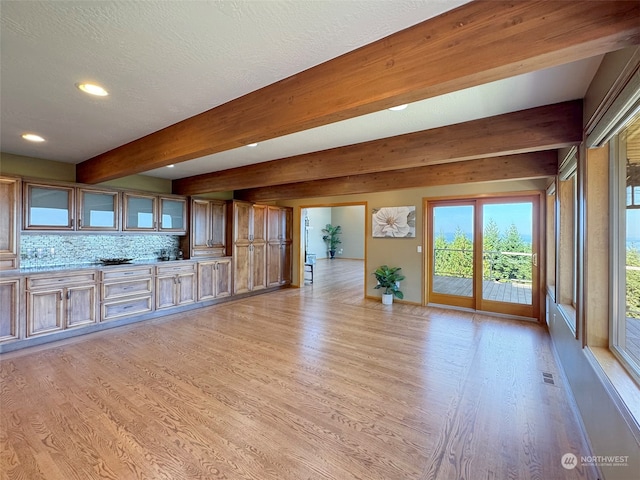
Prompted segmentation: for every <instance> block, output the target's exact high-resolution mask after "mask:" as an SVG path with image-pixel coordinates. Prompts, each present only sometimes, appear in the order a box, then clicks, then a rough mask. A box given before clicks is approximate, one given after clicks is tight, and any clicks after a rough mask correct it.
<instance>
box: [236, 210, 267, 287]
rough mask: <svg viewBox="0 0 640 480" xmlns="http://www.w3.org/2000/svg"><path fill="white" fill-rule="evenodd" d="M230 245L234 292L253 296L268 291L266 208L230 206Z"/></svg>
mask: <svg viewBox="0 0 640 480" xmlns="http://www.w3.org/2000/svg"><path fill="white" fill-rule="evenodd" d="M229 205H230V207H229V208H230V210H231V215H230V217H231V218H232V219H233V225H232V232H233V235H232V241H231V243H232V245H233V274H234V282H233V287H234V288H233V292H234V293H235V294H239V293H246V292H253V291H255V290H261V289H264V288H266V287H267V274H266V267H267V241H266V233H267V207H266V205H254V204H252V203H248V202H241V201H233V202H231V203H230V204H229Z"/></svg>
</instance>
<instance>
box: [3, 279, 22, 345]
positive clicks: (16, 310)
mask: <svg viewBox="0 0 640 480" xmlns="http://www.w3.org/2000/svg"><path fill="white" fill-rule="evenodd" d="M20 291H21V290H20V278H2V279H0V305H1V306H2V308H0V342H7V341H9V340H17V339H19V338H20V335H21V332H20V321H19V319H20V317H19V315H20V297H21V295H20Z"/></svg>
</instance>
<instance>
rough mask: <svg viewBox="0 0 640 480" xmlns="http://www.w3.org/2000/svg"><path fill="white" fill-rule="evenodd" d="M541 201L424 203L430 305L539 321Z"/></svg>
mask: <svg viewBox="0 0 640 480" xmlns="http://www.w3.org/2000/svg"><path fill="white" fill-rule="evenodd" d="M539 205H540V195H538V194H528V195H517V196H516V195H513V196H508V197H488V198H471V199H456V200H433V201H428V202H426V208H425V215H426V216H427V218H426V221H425V225H426V226H427V235H426V238H427V239H428V250H427V252H428V254H427V266H426V269H425V271H426V272H427V275H426V277H427V278H426V281H425V284H426V286H427V292H426V296H427V304H440V305H449V306H455V307H460V308H468V309H472V310H479V311H485V312H492V313H503V314H507V315H512V316H518V317H526V318H538V316H539V310H540V307H539V298H540V297H539V282H538V279H539V262H538V250H539V223H540V222H539V215H540V213H539V212H540V207H539Z"/></svg>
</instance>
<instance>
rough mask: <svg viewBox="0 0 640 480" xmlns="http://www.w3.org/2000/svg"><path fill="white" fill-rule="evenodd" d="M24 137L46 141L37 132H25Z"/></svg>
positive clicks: (32, 140) (36, 140) (30, 139)
mask: <svg viewBox="0 0 640 480" xmlns="http://www.w3.org/2000/svg"><path fill="white" fill-rule="evenodd" d="M22 138H24V139H25V140H29V141H30V142H44V138H42V137H41V136H40V135H36V134H35V133H23V134H22Z"/></svg>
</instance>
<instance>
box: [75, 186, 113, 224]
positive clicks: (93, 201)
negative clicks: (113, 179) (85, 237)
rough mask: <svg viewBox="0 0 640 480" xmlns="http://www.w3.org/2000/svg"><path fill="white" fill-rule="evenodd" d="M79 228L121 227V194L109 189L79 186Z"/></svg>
mask: <svg viewBox="0 0 640 480" xmlns="http://www.w3.org/2000/svg"><path fill="white" fill-rule="evenodd" d="M77 193H78V195H77V196H78V206H77V211H78V221H77V230H87V231H89V230H92V231H106V232H109V231H117V230H119V229H120V194H119V193H118V192H113V191H107V190H95V189H89V188H78V189H77Z"/></svg>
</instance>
